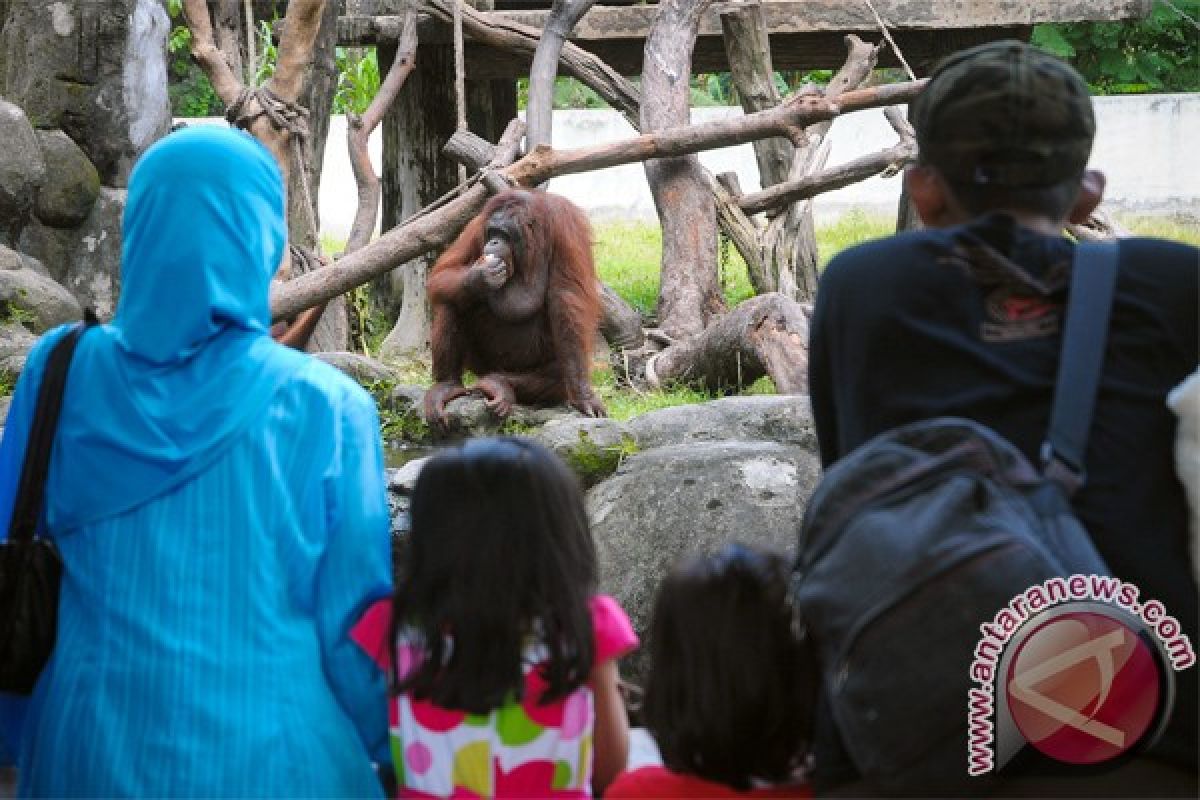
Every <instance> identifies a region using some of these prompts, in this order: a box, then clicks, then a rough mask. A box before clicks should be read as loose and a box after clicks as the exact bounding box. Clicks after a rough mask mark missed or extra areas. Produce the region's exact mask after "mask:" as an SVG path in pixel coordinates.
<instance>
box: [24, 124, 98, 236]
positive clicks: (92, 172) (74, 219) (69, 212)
mask: <svg viewBox="0 0 1200 800" xmlns="http://www.w3.org/2000/svg"><path fill="white" fill-rule="evenodd" d="M37 139H38V145H39V146H40V147H41V150H42V157H43V159H44V160H45V162H46V181H45V183H44V184H43V185H42V188H41V190H40V191H39V192H38V195H37V203H36V204H35V206H34V213H35V214H37V217H38V219H40V220H41V221H42V222H44V223H46V224H47V225H51V226H53V227H56V228H73V227H75V226H77V225H80V224H82V223H83V221H84V220H85V219H87V217H88V213H89V212H90V211H91V210H92V205H93V204H94V203H95V202H96V198H97V197H98V196H99V194H100V173H98V172H97V171H96V167H95V166H93V164H92V162H91V161H89V160H88V157H87V156H86V155H84V153H83V151H82V150H80V149H79V145H77V144H75V142H74V141H73V140H72V139H71V137H70V136H67V135H66V134H65V133H63V132H62V131H59V130H52V131H37Z"/></svg>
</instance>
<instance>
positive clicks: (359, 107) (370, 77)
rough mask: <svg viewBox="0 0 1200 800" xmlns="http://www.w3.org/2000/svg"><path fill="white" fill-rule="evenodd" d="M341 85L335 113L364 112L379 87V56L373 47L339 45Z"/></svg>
mask: <svg viewBox="0 0 1200 800" xmlns="http://www.w3.org/2000/svg"><path fill="white" fill-rule="evenodd" d="M337 68H338V85H337V91H336V92H334V95H333V113H334V114H346V113H348V112H354V113H355V114H361V113H363V112H364V111H366V110H367V106H369V105H371V100H372V98H374V97H375V94H376V92H378V91H379V57H378V56H377V55H376V53H375V49H374V48H370V49H361V48H347V47H339V48H338V49H337Z"/></svg>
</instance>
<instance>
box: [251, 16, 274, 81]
mask: <svg viewBox="0 0 1200 800" xmlns="http://www.w3.org/2000/svg"><path fill="white" fill-rule="evenodd" d="M274 22H275V21H274V20H273V21H271V22H268V21H267V20H265V19H264V20H259V23H258V36H257V37H256V41H255V44H254V48H255V54H256V56H257V58H258V63H257V64H255V65H254V83H255V85H256V86H262V85H263V84H264V83H266V82H267V81H268V80H270V79H271V76H272V75H274V74H275V64H276V63H277V62H278V61H279V48H278V47H276V46H275V38H274V37H273V36H272V35H271V30H272V26H273V24H274Z"/></svg>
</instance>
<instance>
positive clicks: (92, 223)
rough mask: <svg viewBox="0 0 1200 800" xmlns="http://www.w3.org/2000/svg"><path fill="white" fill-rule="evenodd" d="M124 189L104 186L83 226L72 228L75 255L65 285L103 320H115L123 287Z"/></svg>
mask: <svg viewBox="0 0 1200 800" xmlns="http://www.w3.org/2000/svg"><path fill="white" fill-rule="evenodd" d="M125 195H126V192H125V190H124V189H108V188H102V189H101V190H100V195H99V197H98V198H97V199H96V204H95V205H94V206H92V213H91V214H89V215H88V218H87V219H86V220H85V221H84V223H83V225H81V226H80V227H78V228H75V229H74V230H73V231H71V240H70V243H71V245H72V248H71V255H70V257H69V258H68V260H67V264H66V272H65V275H64V279H63V281H62V284H63V285H64V286H66V287H67V289H68V290H70V292H71V294H73V295H75V299H76V300H78V301H79V304H80V305H82V306H83V307H84V308H90V309H92V310H93V311H95V312H96V315H97V316H98V317H100V319H101V320H104V321H106V320H110V319H112V316H113V312H114V311H115V310H116V307H117V294H118V292H119V291H120V288H121V218H122V216H123V215H124V213H125Z"/></svg>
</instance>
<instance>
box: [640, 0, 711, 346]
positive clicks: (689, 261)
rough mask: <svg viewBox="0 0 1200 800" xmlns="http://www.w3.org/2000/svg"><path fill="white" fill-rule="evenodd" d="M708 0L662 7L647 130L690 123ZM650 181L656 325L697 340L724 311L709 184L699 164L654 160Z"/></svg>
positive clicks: (648, 89)
mask: <svg viewBox="0 0 1200 800" xmlns="http://www.w3.org/2000/svg"><path fill="white" fill-rule="evenodd" d="M710 2H711V0H663V2H662V3H660V4H659V10H658V16H656V17H655V21H654V25H653V27H652V28H651V29H650V36H649V37H648V38H647V39H646V55H645V58H644V60H643V66H642V70H643V71H642V108H641V122H642V130H643V131H645V132H647V133H649V132H654V131H663V130H667V129H668V128H676V127H680V126H686V125H687V124H688V123H689V122H690V116H691V113H690V91H689V81H688V78H689V76H690V75H691V71H692V47H693V45H694V44H695V43H696V32H697V29H698V28H699V24H700V17H701V15H702V14H703V13H704V12H705V11H706V10H707V9H708V6H709V3H710ZM645 169H646V178H647V179H648V180H649V183H650V192H651V194H653V195H654V205H655V208H656V209H657V210H658V219H659V222H660V223H661V225H662V242H663V244H662V247H663V251H662V272H661V280H662V283H661V287H660V289H659V292H658V323H659V327H661V328H662V329H663V331H665V332H666V333H667V334H668V335H669V336H672V337H674V338H682V337H684V336H690V335H693V334H697V333H699V332H700V331H702V330H704V328H705V327H707V325H708V322H709V320H710V319H712V318H713V317H714V316H717V315H719V314H720V313H721V312H722V311H724V310H725V302H724V299H723V298H722V296H721V290H720V286H719V284H718V281H717V211H716V203H715V201H714V199H713V193H712V189H711V188H710V181H711V178H710V177H709V174H708V172H707V170H705V169H703V168H702V167H701V166H700V162H699V161H698V160H697V159H696V157H695V156H685V157H682V158H669V159H656V160H653V161H647V162H646V164H645Z"/></svg>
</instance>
